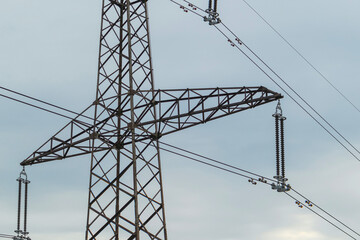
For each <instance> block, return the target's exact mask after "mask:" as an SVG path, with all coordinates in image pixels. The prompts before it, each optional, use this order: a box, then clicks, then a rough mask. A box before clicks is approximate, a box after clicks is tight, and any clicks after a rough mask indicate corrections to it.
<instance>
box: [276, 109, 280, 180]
mask: <svg viewBox="0 0 360 240" xmlns="http://www.w3.org/2000/svg"><path fill="white" fill-rule="evenodd" d="M275 147H276V176H280V145H279V116H277V115H275Z"/></svg>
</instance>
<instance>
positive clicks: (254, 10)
mask: <svg viewBox="0 0 360 240" xmlns="http://www.w3.org/2000/svg"><path fill="white" fill-rule="evenodd" d="M184 1H185V0H184ZM242 1H243V2H244V3H245V4H246V5H247V6H248V7H249V8H250V9H251V10H252V11H253V12H254V13H255V14H256V15H258V17H260V18H261V19H262V20H263V21H264V22H265V24H266V25H268V26H269V27H270V28H271V29H272V30H273V31H274V32H275V33H276V35H278V36H279V37H280V38H281V39H282V40H283V41H284V42H285V43H286V44H287V45H288V46H289V47H290V48H291V49H293V50H294V51H295V52H296V53H297V54H298V55H299V56H300V57H301V58H302V59H303V60H304V61H305V62H306V63H307V64H308V65H309V66H310V67H311V68H312V69H313V70H314V71H315V72H317V73H318V74H319V75H320V76H321V77H322V78H323V79H324V80H325V81H326V82H327V83H328V84H329V85H330V86H331V87H332V88H333V89H334V90H335V91H337V92H338V93H339V94H340V95H341V96H342V97H343V98H344V99H345V100H346V101H347V102H348V103H350V104H351V105H352V106H353V107H354V108H355V109H356V110H357V111H358V112H360V109H359V108H358V107H357V106H356V105H355V104H354V103H353V102H352V101H351V100H350V99H349V98H348V97H346V96H345V94H344V93H342V92H341V91H340V90H339V88H337V87H336V86H335V85H334V84H333V83H332V82H331V81H330V80H329V79H328V78H327V77H326V76H325V75H324V74H323V73H321V72H320V70H319V69H317V68H316V67H315V66H314V65H313V64H312V63H311V62H310V61H309V60H308V59H307V58H306V57H305V56H304V55H303V54H302V53H301V52H300V51H299V50H298V49H296V48H295V46H294V45H293V44H291V43H290V42H289V41H288V40H287V39H286V38H285V37H284V36H283V35H282V34H281V33H280V32H279V31H278V30H277V29H276V28H275V27H274V26H272V25H271V24H270V23H269V21H267V20H266V19H265V18H264V17H263V16H262V15H261V14H260V13H259V12H258V11H256V9H255V8H254V7H253V6H251V5H250V3H248V2H247V1H245V0H242ZM185 2H187V1H185Z"/></svg>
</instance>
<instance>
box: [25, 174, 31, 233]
mask: <svg viewBox="0 0 360 240" xmlns="http://www.w3.org/2000/svg"><path fill="white" fill-rule="evenodd" d="M24 183H25V202H24V234H25V235H27V234H28V232H27V207H28V185H29V183H30V181H28V180H25V182H24Z"/></svg>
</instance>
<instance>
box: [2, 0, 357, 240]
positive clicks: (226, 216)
mask: <svg viewBox="0 0 360 240" xmlns="http://www.w3.org/2000/svg"><path fill="white" fill-rule="evenodd" d="M179 2H181V0H179ZM194 3H196V4H198V5H200V6H201V7H203V8H205V7H206V4H207V1H206V0H201V1H194ZM249 3H250V4H252V6H253V7H254V8H255V9H256V10H257V11H258V12H259V13H260V14H262V16H263V17H265V18H266V19H267V20H268V21H269V22H270V23H271V24H272V25H273V26H274V27H275V28H276V29H277V30H278V31H279V32H281V33H282V34H283V36H284V37H285V38H286V39H287V40H288V41H290V42H291V43H292V44H293V45H294V46H295V47H296V48H297V49H298V50H299V51H300V52H301V53H302V54H303V55H304V56H305V57H306V58H308V59H309V60H310V62H311V63H312V64H313V65H314V66H316V67H317V68H318V69H319V70H320V71H321V72H322V73H323V74H324V75H325V76H326V77H327V78H328V79H329V80H330V81H331V82H332V83H333V84H334V85H335V86H337V87H338V88H339V89H340V90H341V91H342V92H343V93H344V94H345V95H346V96H347V97H348V98H349V99H350V100H351V101H352V102H353V103H354V104H355V105H357V107H360V95H359V93H358V92H359V89H360V83H359V81H358V76H359V75H360V67H359V66H360V56H359V53H360V47H359V42H360V32H359V30H358V29H359V23H360V15H359V14H358V12H359V9H360V3H359V2H358V1H355V0H344V1H325V0H318V1H310V0H305V1H285V0H272V1H269V0H257V1H255V0H249ZM0 4H1V5H0V33H1V35H0V36H1V37H0V86H3V87H8V88H10V89H13V90H17V91H20V92H22V93H25V94H29V95H31V96H35V97H38V98H40V99H43V100H46V101H49V102H52V103H55V104H57V105H61V106H64V107H67V108H70V109H73V110H74V111H78V112H80V111H81V110H82V109H84V108H85V107H87V106H88V105H90V104H91V103H92V102H93V101H94V98H95V87H96V75H97V72H96V69H97V55H98V42H99V39H98V38H99V30H100V13H101V1H100V0H91V1H85V0H63V1H48V0H47V1H45V0H30V1H29V0H26V1H25V0H18V1H13V0H2V1H0ZM149 11H150V31H151V43H152V54H153V64H154V69H155V70H154V76H155V86H156V88H187V87H189V88H191V87H231V86H233V87H240V86H261V85H262V86H266V87H268V88H269V89H271V90H274V91H277V92H280V93H282V94H284V93H283V92H282V90H281V89H279V88H278V87H277V86H276V85H275V84H274V83H273V82H271V81H270V80H269V79H268V78H267V77H266V76H265V75H264V74H263V73H262V72H260V71H259V70H258V69H256V67H255V66H254V65H253V64H252V63H251V62H250V61H249V60H247V59H246V58H245V57H244V56H243V55H241V54H239V52H237V51H235V49H234V48H233V47H231V46H230V45H229V44H228V42H227V41H226V39H224V38H223V36H221V35H220V34H219V33H218V32H217V31H215V29H214V28H212V27H210V26H209V25H207V24H206V23H204V22H203V21H202V20H201V19H200V18H198V17H196V16H194V15H192V14H190V13H184V12H183V11H182V10H181V9H180V8H179V7H178V6H177V5H174V4H173V3H171V2H170V1H169V0H150V1H149ZM219 13H220V17H221V19H222V20H223V22H224V23H226V24H227V25H228V26H229V27H230V28H231V29H232V30H233V31H234V32H235V33H237V34H238V35H239V36H240V38H241V39H242V41H244V42H245V43H246V44H247V45H248V46H250V48H251V49H252V50H254V51H255V52H256V53H258V54H259V55H260V56H261V57H262V59H263V60H264V61H266V62H267V63H268V64H269V65H270V66H272V67H273V69H274V70H275V71H276V72H277V73H278V74H279V75H280V76H281V77H282V78H283V79H284V80H285V81H286V82H287V83H288V84H290V85H291V86H292V87H293V88H294V89H295V90H296V91H297V92H298V93H299V94H300V95H301V96H302V97H303V98H305V99H306V100H307V101H308V102H309V103H310V104H311V105H312V106H313V107H314V108H315V109H316V110H318V111H319V113H321V114H322V115H323V116H324V117H325V118H326V119H327V120H328V121H329V122H330V123H331V124H333V126H334V127H335V128H336V129H337V130H338V131H339V132H341V133H342V134H343V135H344V136H345V137H346V138H347V139H348V140H349V141H350V142H351V143H352V144H353V145H354V146H356V147H358V148H360V135H359V134H360V131H359V126H358V125H359V124H358V123H359V120H360V113H359V112H358V111H356V110H355V109H354V108H353V107H352V106H351V105H350V104H349V103H347V102H346V101H345V100H344V99H343V98H342V97H341V96H340V95H339V94H338V93H337V92H336V91H334V89H332V88H331V87H330V86H329V84H327V83H326V82H325V81H324V80H323V79H322V78H321V77H320V76H319V75H318V74H317V73H316V72H315V71H314V70H312V69H311V68H310V67H309V66H308V65H307V64H306V63H305V62H304V61H303V60H302V59H301V58H300V57H299V56H298V55H296V53H294V51H292V50H291V48H290V47H289V46H287V45H286V44H284V42H283V41H282V40H281V39H280V38H279V37H278V36H277V35H276V34H275V33H274V32H273V31H272V30H271V29H270V28H269V27H268V26H267V25H266V24H264V22H262V20H261V19H260V18H259V17H258V16H257V15H256V14H254V12H253V11H252V10H251V9H250V8H249V7H248V6H246V4H244V2H243V1H241V0H227V1H225V0H224V1H220V2H219ZM0 93H1V94H5V92H4V91H0ZM282 106H283V111H284V114H285V115H286V117H287V121H286V125H285V128H286V136H285V137H286V160H287V166H286V167H287V168H286V170H287V176H288V178H289V183H290V184H291V185H292V186H293V187H294V188H296V189H297V190H298V191H300V192H301V193H303V194H304V195H305V196H308V197H309V198H310V200H312V201H314V202H315V203H317V204H318V205H319V206H321V207H322V208H324V209H325V210H328V211H329V212H330V213H332V214H333V215H334V216H336V217H337V218H339V219H340V220H342V221H344V222H345V223H346V224H348V225H349V226H351V227H353V228H354V229H355V230H357V231H360V225H359V222H360V221H359V215H358V213H359V211H360V205H359V204H358V200H359V199H360V190H358V187H357V186H358V183H359V181H360V163H359V161H357V160H356V159H355V158H354V157H352V156H351V155H350V154H349V153H348V152H347V151H346V150H344V148H342V147H341V146H340V145H339V144H338V143H337V142H336V141H335V140H334V139H332V138H331V137H330V136H329V135H328V134H327V133H326V132H325V131H324V130H323V129H321V127H319V125H318V124H316V123H315V122H314V121H313V120H312V119H311V118H310V117H309V116H308V115H306V114H305V113H304V111H303V110H301V109H300V108H299V107H298V106H297V105H296V104H295V103H294V102H293V101H292V100H291V99H290V98H289V97H287V96H285V98H284V99H283V100H282ZM275 107H276V103H272V104H268V105H264V106H261V107H258V108H255V109H252V110H249V111H245V112H242V113H239V114H236V115H233V116H230V117H227V118H224V119H219V120H217V121H214V122H210V123H208V124H205V125H202V126H199V127H196V128H191V129H188V130H185V131H182V132H179V133H176V134H173V135H171V136H168V137H166V138H163V139H162V141H166V142H168V143H170V144H173V145H176V146H179V147H181V148H185V149H188V150H191V151H194V152H197V153H200V154H204V155H206V156H209V157H212V158H215V159H217V160H220V161H224V162H226V163H230V164H233V165H236V166H238V167H241V168H244V169H247V170H250V171H253V172H256V173H259V174H261V175H265V176H268V177H272V176H274V174H275V165H274V158H275V151H274V145H275V143H274V119H273V117H272V116H271V115H272V114H273V113H274V111H275ZM0 114H1V115H0V116H1V117H0V136H1V137H0V233H6V234H11V233H12V232H13V230H14V229H15V226H16V205H17V201H16V199H17V182H16V181H15V180H16V178H17V177H18V174H19V172H20V170H21V168H20V167H19V163H20V162H21V161H22V160H23V159H25V158H26V157H27V156H28V155H30V154H31V153H32V152H33V151H34V150H36V149H37V148H38V147H39V146H40V145H41V144H42V143H44V142H45V141H46V140H47V139H48V138H49V137H51V136H52V135H53V134H54V133H55V132H57V131H58V130H59V129H60V128H61V127H63V126H64V125H65V124H66V123H67V120H66V119H63V118H60V117H58V116H55V115H51V114H49V113H46V112H43V111H41V110H36V109H33V108H30V107H28V106H25V105H21V104H19V103H16V102H12V101H10V100H7V99H4V98H0ZM358 156H360V155H359V154H358ZM161 159H162V170H163V181H164V183H163V184H164V191H165V204H166V206H165V207H166V209H165V211H166V220H167V227H168V235H169V239H172V240H180V239H181V240H195V239H196V240H243V239H247V240H271V239H277V240H325V239H326V240H340V239H350V238H348V237H347V236H346V235H344V234H343V233H341V232H340V231H338V230H337V229H335V228H334V227H332V226H331V225H329V224H328V223H326V222H325V221H323V220H322V219H320V218H319V217H318V216H316V215H314V214H313V213H311V212H310V211H308V210H307V209H304V208H303V209H300V208H298V207H297V205H295V203H294V201H293V200H292V199H290V198H288V197H287V196H286V195H284V194H280V193H277V192H274V191H273V190H271V189H270V188H269V187H268V186H265V185H259V184H258V185H256V186H253V185H252V184H249V183H248V182H247V180H246V179H245V178H240V177H238V176H235V175H231V174H229V173H224V172H221V171H220V170H217V169H212V168H210V167H207V166H204V165H201V164H199V163H194V162H191V161H189V160H186V159H181V158H180V157H177V156H173V155H171V154H169V153H166V152H162V157H161ZM27 171H28V174H29V178H30V180H31V184H30V200H29V201H30V202H29V231H30V236H31V238H32V239H34V240H48V239H53V240H58V239H59V240H60V239H62V240H63V239H74V240H77V239H83V238H84V233H85V225H86V211H87V197H88V181H89V158H88V157H80V158H74V159H69V160H64V161H61V162H51V163H47V164H44V165H36V166H32V167H28V168H27Z"/></svg>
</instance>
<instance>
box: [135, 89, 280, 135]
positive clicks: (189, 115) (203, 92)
mask: <svg viewBox="0 0 360 240" xmlns="http://www.w3.org/2000/svg"><path fill="white" fill-rule="evenodd" d="M282 97H283V96H281V94H279V93H276V92H273V91H271V90H269V89H267V88H265V87H263V86H260V87H233V88H199V89H177V90H157V91H156V92H155V98H156V100H154V101H153V103H154V104H155V105H157V111H158V116H159V117H158V119H155V120H153V121H144V122H141V123H138V124H137V127H147V126H149V125H150V126H151V125H153V124H158V129H159V132H158V133H156V134H157V135H158V136H163V135H167V134H170V133H173V132H177V131H180V130H183V129H186V128H189V127H192V126H196V125H199V124H203V123H206V122H209V121H212V120H215V119H218V118H221V117H225V116H227V115H231V114H234V113H237V112H241V111H244V110H247V109H251V108H255V107H257V106H260V105H263V104H266V103H269V102H272V101H275V100H278V99H280V98H282Z"/></svg>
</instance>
